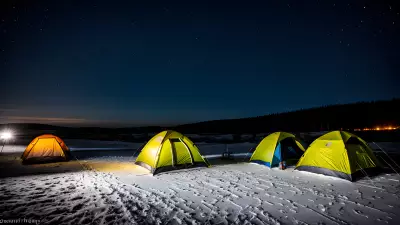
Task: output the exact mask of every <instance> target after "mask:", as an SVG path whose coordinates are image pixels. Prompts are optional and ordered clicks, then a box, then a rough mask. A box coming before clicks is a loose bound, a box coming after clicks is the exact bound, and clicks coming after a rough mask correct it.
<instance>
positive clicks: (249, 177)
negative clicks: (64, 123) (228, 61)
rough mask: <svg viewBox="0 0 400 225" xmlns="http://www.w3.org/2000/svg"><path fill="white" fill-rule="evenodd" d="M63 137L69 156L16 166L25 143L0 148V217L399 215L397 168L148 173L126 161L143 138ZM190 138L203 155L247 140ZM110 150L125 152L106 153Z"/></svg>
mask: <svg viewBox="0 0 400 225" xmlns="http://www.w3.org/2000/svg"><path fill="white" fill-rule="evenodd" d="M65 142H66V143H67V144H68V145H69V147H70V148H71V150H72V152H73V154H74V153H75V154H77V156H78V157H77V158H78V159H79V160H73V161H69V162H63V163H50V164H41V165H22V164H21V162H20V159H19V156H20V154H21V152H22V151H23V150H24V148H25V146H15V145H6V146H5V147H4V149H3V152H5V153H6V154H2V155H0V219H2V220H3V221H4V220H10V219H35V220H40V221H41V223H43V224H374V225H377V224H400V199H399V198H400V176H399V175H397V174H395V173H394V174H381V175H379V176H376V177H371V178H368V177H365V178H363V179H361V180H358V181H357V182H349V181H346V180H341V179H336V178H331V177H326V176H322V175H317V174H312V173H307V172H300V171H293V169H292V168H289V169H287V170H284V171H281V170H278V169H269V168H267V167H265V166H261V165H258V164H252V163H235V164H229V165H228V164H225V165H223V164H222V165H220V164H221V163H213V162H211V163H212V164H214V165H215V166H213V167H211V168H198V169H191V170H181V171H174V172H170V173H163V174H159V175H156V176H152V175H150V174H149V173H148V171H147V170H145V169H143V168H142V167H139V166H136V165H134V164H133V162H134V160H135V158H134V157H133V152H135V150H136V149H137V148H138V147H140V146H141V145H142V144H143V143H126V142H102V141H90V140H72V139H71V140H65ZM377 144H378V145H379V146H380V147H381V148H383V149H385V150H387V151H389V152H394V151H398V150H399V149H400V148H398V146H399V144H398V143H377ZM197 145H198V147H199V149H200V151H201V152H202V153H203V154H204V155H206V157H208V158H210V159H212V158H214V156H216V155H220V154H222V152H224V151H225V150H226V149H227V148H228V151H230V152H233V153H239V154H240V153H241V154H240V155H242V156H244V155H247V152H248V151H249V149H250V148H252V147H254V146H255V145H256V144H254V143H239V144H228V145H225V144H208V143H197ZM374 146H375V147H374ZM371 147H373V148H374V149H378V147H377V146H376V145H373V144H371ZM95 149H96V150H97V151H96V150H95ZM111 149H112V150H124V151H126V152H127V154H120V155H119V156H116V155H118V154H115V156H114V155H113V154H112V152H116V151H110V150H111ZM80 150H93V151H80ZM105 152H108V153H107V154H104V153H105ZM110 152H111V153H110ZM119 152H122V151H119ZM78 153H79V154H87V155H90V157H89V158H88V157H82V158H81V157H79V154H78ZM131 153H132V154H131ZM249 156H250V155H248V157H249ZM212 160H218V159H212Z"/></svg>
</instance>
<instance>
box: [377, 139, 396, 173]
mask: <svg viewBox="0 0 400 225" xmlns="http://www.w3.org/2000/svg"><path fill="white" fill-rule="evenodd" d="M372 143H374V145H376V146H378V148H379V149H380V150H381V151H382V152H383V153H385V154H386V156H387V157H388V158H389V159H390V160H391V161H392V162H393V163H394V164H395V165H396V166H397V167H398V168H400V166H399V165H398V164H397V163H396V162H395V161H394V160H393V159H392V157H390V156H389V154H388V153H387V152H386V151H385V150H383V149H382V148H381V147H380V146H379V145H378V144H376V143H375V142H372Z"/></svg>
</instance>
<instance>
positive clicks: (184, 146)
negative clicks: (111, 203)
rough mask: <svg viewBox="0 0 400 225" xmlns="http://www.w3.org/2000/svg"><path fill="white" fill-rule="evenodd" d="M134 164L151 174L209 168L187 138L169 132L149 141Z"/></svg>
mask: <svg viewBox="0 0 400 225" xmlns="http://www.w3.org/2000/svg"><path fill="white" fill-rule="evenodd" d="M135 164H137V165H140V166H142V167H144V168H146V169H148V170H150V171H151V172H152V173H153V174H157V173H160V172H166V171H170V170H176V169H183V168H192V167H203V166H204V167H208V166H210V164H209V163H208V162H207V160H206V159H205V158H203V157H202V156H201V155H200V153H199V149H198V148H197V147H196V145H195V144H194V143H193V142H192V141H191V140H190V139H189V138H187V137H186V136H184V135H182V134H180V133H178V132H176V131H171V130H168V131H163V132H161V133H158V134H156V135H155V136H154V137H153V138H152V139H150V141H148V142H147V144H146V145H145V146H144V147H143V149H142V151H141V152H140V154H139V155H138V157H137V159H136V162H135Z"/></svg>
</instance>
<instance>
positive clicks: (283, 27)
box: [0, 0, 400, 127]
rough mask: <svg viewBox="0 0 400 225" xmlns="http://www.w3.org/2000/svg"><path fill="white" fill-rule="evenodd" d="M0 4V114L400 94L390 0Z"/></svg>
mask: <svg viewBox="0 0 400 225" xmlns="http://www.w3.org/2000/svg"><path fill="white" fill-rule="evenodd" d="M0 4H1V6H0V85H1V86H0V96H1V97H0V123H8V122H35V123H36V122H37V123H47V124H64V125H71V126H86V125H90V126H92V125H97V126H120V127H121V126H144V125H174V124H182V123H190V122H198V121H204V120H214V119H225V118H242V117H250V116H259V115H265V114H270V113H277V112H283V111H291V110H296V109H300V108H309V107H316V106H321V105H330V104H338V103H351V102H357V101H369V100H384V99H391V98H393V97H400V91H399V84H400V83H399V72H400V66H399V65H400V63H399V59H400V32H399V28H400V26H399V25H400V7H399V4H396V1H395V0H393V1H384V0H376V1H344V0H343V1H338V0H336V1H334V0H307V1H300V0H293V1H283V0H282V1H281V0H279V1H278V0H276V1H181V2H177V1H161V2H154V1H119V0H114V1H92V0H88V1H72V0H70V1H62V0H59V1H39V0H38V1H16V0H14V1H11V0H2V1H1V3H0Z"/></svg>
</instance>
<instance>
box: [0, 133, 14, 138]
mask: <svg viewBox="0 0 400 225" xmlns="http://www.w3.org/2000/svg"><path fill="white" fill-rule="evenodd" d="M12 137H13V134H12V132H11V131H4V132H3V133H1V135H0V139H2V140H9V139H11V138H12Z"/></svg>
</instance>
